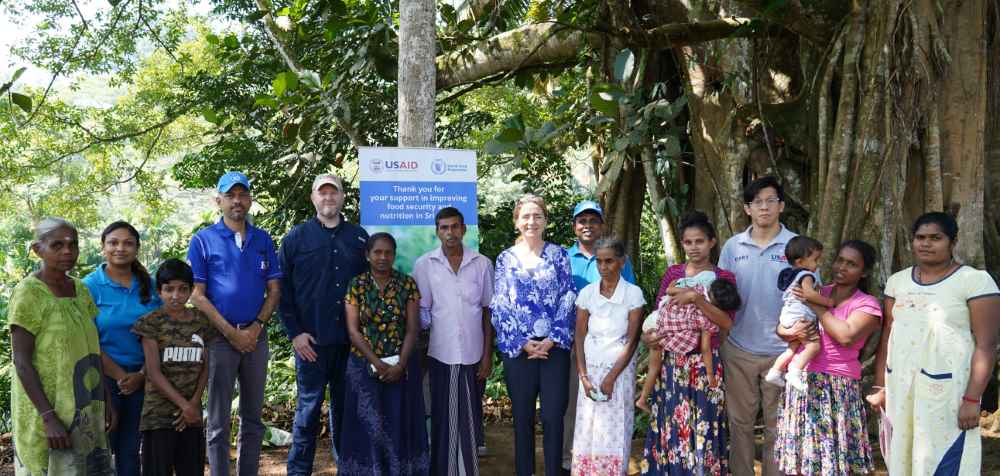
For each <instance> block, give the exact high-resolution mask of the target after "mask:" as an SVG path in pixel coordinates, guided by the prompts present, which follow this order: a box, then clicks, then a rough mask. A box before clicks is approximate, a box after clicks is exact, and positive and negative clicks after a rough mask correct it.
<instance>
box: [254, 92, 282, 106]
mask: <svg viewBox="0 0 1000 476" xmlns="http://www.w3.org/2000/svg"><path fill="white" fill-rule="evenodd" d="M253 104H254V105H255V106H266V107H269V108H272V109H277V108H278V101H277V100H276V99H274V98H273V97H271V96H268V95H267V94H258V95H257V97H255V98H254V100H253Z"/></svg>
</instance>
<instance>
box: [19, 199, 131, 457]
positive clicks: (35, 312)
mask: <svg viewBox="0 0 1000 476" xmlns="http://www.w3.org/2000/svg"><path fill="white" fill-rule="evenodd" d="M31 249H32V251H34V252H35V254H36V255H38V257H39V258H41V260H42V265H41V268H40V269H39V270H38V271H37V272H35V273H32V274H31V275H29V276H28V277H26V278H24V279H23V280H22V281H21V282H20V283H18V285H17V286H16V287H15V288H14V292H13V293H12V294H11V297H10V309H9V313H8V320H9V325H10V333H11V347H12V351H13V352H12V353H13V357H14V368H15V370H16V372H17V378H16V379H14V382H13V385H12V388H11V410H12V414H13V420H14V470H15V474H17V475H19V476H20V475H43V474H58V475H60V476H75V475H87V476H90V475H109V476H110V475H111V474H112V470H111V454H110V452H109V451H108V444H107V436H106V435H105V432H106V431H107V430H108V429H109V428H110V427H112V426H113V422H114V411H113V410H112V409H111V408H110V407H107V406H106V405H105V404H104V402H105V401H106V400H107V393H106V392H107V388H106V387H105V386H104V379H102V378H101V375H102V372H101V351H100V348H99V345H98V338H97V327H96V326H95V325H94V318H95V317H96V316H97V306H96V305H94V301H93V299H91V297H90V292H89V291H87V287H86V286H85V285H84V284H83V282H81V281H80V280H78V279H75V278H72V277H70V276H69V274H68V273H69V271H70V270H71V269H73V267H74V266H76V260H77V258H78V257H79V255H80V247H79V237H78V235H77V232H76V228H74V227H73V225H72V224H70V223H69V222H67V221H65V220H62V219H58V218H47V219H45V220H43V221H42V222H41V223H39V224H38V226H37V227H36V228H35V240H34V241H33V242H32V244H31Z"/></svg>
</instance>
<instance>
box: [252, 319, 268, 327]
mask: <svg viewBox="0 0 1000 476" xmlns="http://www.w3.org/2000/svg"><path fill="white" fill-rule="evenodd" d="M254 321H255V322H256V323H257V324H260V328H261V329H263V328H264V326H266V325H267V322H264V321H262V320H260V319H256V318H255V319H254Z"/></svg>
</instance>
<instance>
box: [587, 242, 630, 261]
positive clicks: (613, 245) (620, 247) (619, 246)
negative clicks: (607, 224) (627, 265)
mask: <svg viewBox="0 0 1000 476" xmlns="http://www.w3.org/2000/svg"><path fill="white" fill-rule="evenodd" d="M605 248H607V249H609V250H611V251H613V252H614V253H615V258H624V257H625V243H622V241H621V240H619V239H617V238H602V239H600V240H597V243H595V244H594V252H597V250H601V249H605Z"/></svg>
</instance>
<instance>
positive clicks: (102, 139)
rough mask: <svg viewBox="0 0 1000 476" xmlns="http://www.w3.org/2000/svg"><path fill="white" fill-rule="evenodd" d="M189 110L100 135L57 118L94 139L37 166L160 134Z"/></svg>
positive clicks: (45, 167)
mask: <svg viewBox="0 0 1000 476" xmlns="http://www.w3.org/2000/svg"><path fill="white" fill-rule="evenodd" d="M188 110H190V107H187V108H184V109H182V110H181V111H178V112H177V113H176V114H171V115H168V116H167V117H166V118H165V119H164V120H162V121H160V122H158V123H156V124H153V125H152V126H149V127H147V128H145V129H140V130H138V131H132V132H125V133H122V134H115V135H112V136H99V135H97V134H95V133H94V132H93V131H91V130H90V129H88V128H87V127H85V126H84V125H82V124H80V123H79V122H78V121H73V120H66V119H61V118H57V120H59V121H60V122H63V123H66V124H71V125H74V126H76V127H78V128H80V129H81V130H83V131H84V133H86V134H87V135H88V136H90V137H91V139H92V140H91V141H90V142H88V143H86V144H84V145H83V146H81V147H79V148H77V149H74V150H71V151H69V152H66V153H63V154H61V155H59V156H57V157H55V158H53V159H50V160H48V161H46V162H45V163H44V164H41V165H39V166H36V167H35V168H37V169H47V168H49V167H51V166H52V165H53V164H56V163H58V162H61V161H63V160H65V159H67V158H69V157H72V156H74V155H77V154H82V153H84V152H86V151H87V150H88V149H90V148H91V147H94V146H96V145H100V144H107V143H111V142H118V141H122V140H125V139H132V138H135V137H139V136H141V135H145V134H148V133H150V132H152V131H154V130H160V131H161V132H160V133H159V134H162V130H163V128H165V127H167V126H169V125H170V124H172V123H173V122H174V121H176V120H177V118H178V117H180V116H182V115H184V114H185V113H186V112H187V111H188ZM159 134H158V135H157V140H159ZM155 143H156V141H154V144H155ZM147 158H148V157H147Z"/></svg>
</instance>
